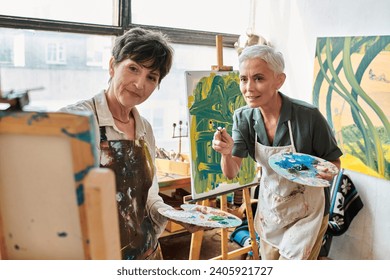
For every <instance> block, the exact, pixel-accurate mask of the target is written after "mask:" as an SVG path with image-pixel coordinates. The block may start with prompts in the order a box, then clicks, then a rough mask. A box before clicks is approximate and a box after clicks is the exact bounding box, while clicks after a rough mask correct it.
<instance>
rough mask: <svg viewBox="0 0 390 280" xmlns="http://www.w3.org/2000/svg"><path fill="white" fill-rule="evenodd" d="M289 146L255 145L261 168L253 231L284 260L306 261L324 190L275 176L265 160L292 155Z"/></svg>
mask: <svg viewBox="0 0 390 280" xmlns="http://www.w3.org/2000/svg"><path fill="white" fill-rule="evenodd" d="M288 128H289V134H290V139H291V145H289V146H280V147H270V146H264V145H262V144H260V143H257V134H256V138H255V139H256V144H255V159H256V161H257V163H258V164H259V165H260V166H261V167H262V175H261V179H260V188H259V197H258V199H259V201H258V207H257V211H256V215H255V229H256V231H257V233H258V234H259V236H260V238H261V239H262V240H263V241H265V242H267V243H269V244H271V245H272V246H274V247H276V248H278V249H279V252H280V254H281V255H282V256H283V257H285V258H287V259H307V258H308V257H309V255H310V252H311V249H312V247H313V245H314V244H315V241H316V239H317V234H318V232H319V230H320V227H321V222H322V219H323V216H324V207H325V200H324V190H323V189H322V188H315V187H307V186H303V185H300V184H297V183H294V182H291V181H289V180H287V179H285V178H283V177H282V176H280V175H278V174H277V173H276V172H275V171H274V170H273V169H272V168H271V167H270V165H269V163H268V159H269V157H270V156H272V155H273V154H276V153H286V152H295V146H294V141H293V138H292V130H291V123H290V121H289V122H288Z"/></svg>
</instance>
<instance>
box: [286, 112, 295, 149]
mask: <svg viewBox="0 0 390 280" xmlns="http://www.w3.org/2000/svg"><path fill="white" fill-rule="evenodd" d="M287 125H288V133H289V134H290V141H291V146H292V152H293V153H296V152H297V150H296V149H295V144H294V138H293V135H292V129H291V121H290V120H288V122H287Z"/></svg>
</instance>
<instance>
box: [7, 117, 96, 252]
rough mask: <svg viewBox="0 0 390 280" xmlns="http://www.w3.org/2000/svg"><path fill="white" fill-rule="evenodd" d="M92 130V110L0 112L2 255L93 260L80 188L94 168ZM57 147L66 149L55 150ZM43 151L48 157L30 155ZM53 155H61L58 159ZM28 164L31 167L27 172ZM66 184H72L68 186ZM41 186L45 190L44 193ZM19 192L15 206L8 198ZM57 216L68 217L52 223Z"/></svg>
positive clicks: (94, 151)
mask: <svg viewBox="0 0 390 280" xmlns="http://www.w3.org/2000/svg"><path fill="white" fill-rule="evenodd" d="M94 131H95V129H94V124H93V119H92V114H91V113H87V112H79V113H62V112H23V111H0V151H1V152H0V154H1V160H0V173H1V174H0V178H1V179H0V194H1V197H0V225H1V229H2V230H1V231H0V256H1V258H5V259H53V258H54V259H56V258H59V259H63V258H65V259H90V258H91V244H90V242H91V240H90V238H89V233H88V223H87V215H88V214H87V210H86V203H85V195H86V193H85V187H84V186H85V183H86V178H87V175H88V174H89V172H90V171H91V170H94V169H96V168H97V167H98V157H97V150H96V143H95V133H94ZM40 142H41V145H40V144H39V143H40ZM30 144H31V145H32V146H29V145H30ZM34 145H36V146H34ZM24 146H27V147H24ZM37 146H39V147H37ZM50 146H52V147H50ZM35 147H36V150H35ZM68 147H69V149H68ZM57 148H61V149H62V148H64V150H63V151H56V149H57ZM46 149H47V151H48V152H47V153H48V154H47V155H42V153H41V155H42V158H39V159H38V158H34V159H31V157H32V156H35V155H36V154H37V152H38V151H41V152H42V151H45V150H46ZM26 150H29V151H30V152H31V154H28V156H26V158H24V159H19V158H22V157H23V156H24V154H17V153H18V152H19V151H22V152H21V153H24V152H23V151H26ZM34 150H35V151H34ZM14 152H15V156H14V154H13V153H14ZM57 152H58V154H57ZM69 152H70V153H71V154H69ZM68 154H69V155H68ZM7 155H8V156H7ZM31 155H32V156H31ZM57 155H62V156H63V157H64V158H62V157H61V159H60V160H58V158H57V159H56V156H57ZM67 155H68V156H67ZM6 157H7V158H6ZM46 159H47V161H49V160H50V162H46ZM53 159H54V160H53ZM68 159H70V160H68ZM65 161H69V162H67V163H65ZM23 162H25V164H23ZM53 162H55V163H53ZM27 164H28V165H27ZM20 166H21V167H20ZM26 166H28V167H27V168H23V167H26ZM19 167H20V170H17V169H18V168H19ZM30 168H31V170H32V171H31V172H27V170H26V169H30ZM43 169H46V170H43ZM27 174H28V175H27ZM28 176H31V177H28ZM62 176H63V177H62ZM32 177H34V178H32ZM65 177H66V179H64V180H62V178H65ZM32 179H34V180H32ZM35 179H37V181H38V182H39V183H36V181H35ZM62 181H65V182H62ZM68 183H71V184H70V185H73V186H74V187H73V188H70V189H69V184H68ZM15 186H17V187H15ZM35 188H36V189H35ZM62 189H67V190H62ZM39 190H43V191H44V192H45V193H44V195H43V194H42V193H39ZM46 191H47V192H48V193H46ZM26 192H27V193H29V194H30V195H29V199H28V200H26V198H25V197H26V196H25V195H24V194H23V195H21V193H26ZM56 192H57V193H58V196H59V197H57V195H56ZM49 193H50V194H52V195H51V196H50V198H49ZM17 194H20V197H21V198H20V199H21V200H22V201H20V202H21V203H20V204H17V205H14V204H15V201H14V200H13V199H12V198H13V197H15V196H16V195H17ZM62 195H63V196H64V197H61V196H62ZM68 196H69V198H68ZM23 199H24V200H23ZM62 200H64V202H62ZM13 203H14V204H13ZM12 205H14V207H13V208H12ZM53 205H54V207H53V209H52V212H50V210H49V211H48V206H53ZM72 205H73V206H72ZM70 209H73V210H70ZM47 211H48V212H49V213H46V212H47ZM71 211H73V212H71ZM59 212H61V213H59ZM58 214H60V216H61V217H63V220H71V219H72V221H69V222H67V223H65V225H64V224H60V222H58V221H55V219H58ZM73 214H74V215H73ZM41 216H45V219H43V218H42V217H41ZM67 216H69V217H67ZM15 220H16V221H15ZM61 222H62V221H61ZM51 246H52V247H51ZM56 246H58V248H57V247H56ZM50 247H51V248H50ZM76 247H77V249H75V248H76ZM68 248H69V249H68ZM56 249H58V250H62V253H63V254H64V255H59V253H57V255H56V253H55V250H56ZM52 251H54V252H52ZM64 252H65V253H64Z"/></svg>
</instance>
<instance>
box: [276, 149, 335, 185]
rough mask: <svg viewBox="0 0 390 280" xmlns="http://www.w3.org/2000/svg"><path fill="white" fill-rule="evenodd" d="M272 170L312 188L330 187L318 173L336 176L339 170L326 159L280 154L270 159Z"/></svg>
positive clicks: (298, 154)
mask: <svg viewBox="0 0 390 280" xmlns="http://www.w3.org/2000/svg"><path fill="white" fill-rule="evenodd" d="M268 163H269V165H270V166H271V168H272V169H273V170H274V171H275V172H276V173H278V174H279V175H281V176H283V177H284V178H286V179H287V180H290V181H293V182H295V183H298V184H302V185H306V186H311V187H329V186H330V182H329V181H327V180H324V179H321V178H318V177H316V176H317V175H318V173H329V174H332V175H335V174H337V173H338V171H339V170H338V168H337V167H336V165H334V164H333V163H331V162H329V161H326V160H324V159H321V158H318V157H315V156H312V155H308V154H302V153H279V154H274V155H272V156H271V157H270V158H269V159H268Z"/></svg>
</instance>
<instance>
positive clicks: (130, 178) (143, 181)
mask: <svg viewBox="0 0 390 280" xmlns="http://www.w3.org/2000/svg"><path fill="white" fill-rule="evenodd" d="M100 149H101V152H100V166H101V167H106V168H110V169H111V170H113V171H114V173H115V180H116V201H117V207H118V215H119V232H120V240H121V253H122V259H124V260H142V259H147V258H150V256H151V255H152V254H153V253H155V252H156V248H158V246H157V245H158V239H157V236H156V234H155V231H154V229H153V224H152V221H151V219H150V217H149V215H148V213H147V211H146V201H147V198H148V192H149V188H150V187H151V186H152V182H153V176H154V168H153V160H152V157H151V155H150V153H149V149H148V146H147V143H146V141H145V140H143V139H140V140H107V137H106V127H105V126H101V127H100Z"/></svg>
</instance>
